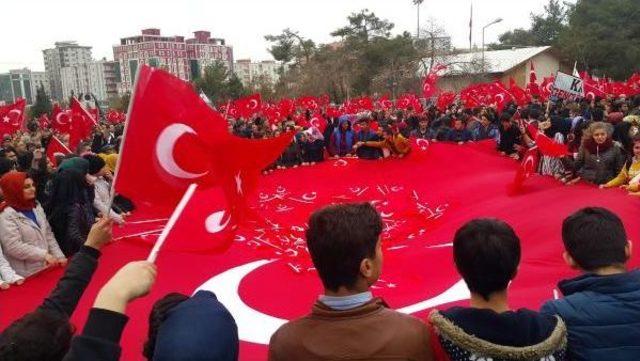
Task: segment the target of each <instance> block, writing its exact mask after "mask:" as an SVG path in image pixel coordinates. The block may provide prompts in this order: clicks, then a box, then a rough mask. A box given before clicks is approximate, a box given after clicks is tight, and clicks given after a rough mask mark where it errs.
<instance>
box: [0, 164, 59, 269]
mask: <svg viewBox="0 0 640 361" xmlns="http://www.w3.org/2000/svg"><path fill="white" fill-rule="evenodd" d="M0 187H1V188H2V193H3V194H4V196H5V201H6V204H7V207H6V208H5V209H4V211H3V212H2V213H1V214H0V242H1V243H2V249H3V251H4V255H5V257H6V259H7V261H8V262H9V264H10V265H11V268H12V269H13V270H15V272H16V274H17V275H19V276H21V277H28V276H30V275H32V274H34V273H36V272H38V271H39V270H41V269H42V268H44V267H46V266H54V265H64V264H66V263H67V259H66V258H65V256H64V254H63V253H62V251H61V250H60V247H59V246H58V243H57V242H56V239H55V237H54V234H53V232H52V230H51V227H50V225H49V222H47V217H46V215H45V213H44V210H43V209H42V207H41V206H40V204H39V203H38V202H37V201H36V189H35V186H34V183H33V180H32V179H31V178H28V177H27V174H26V173H22V172H15V171H12V172H9V173H7V174H5V175H4V176H3V177H2V178H0Z"/></svg>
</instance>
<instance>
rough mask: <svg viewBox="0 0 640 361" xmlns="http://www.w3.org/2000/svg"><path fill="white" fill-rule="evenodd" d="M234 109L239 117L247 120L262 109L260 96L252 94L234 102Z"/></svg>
mask: <svg viewBox="0 0 640 361" xmlns="http://www.w3.org/2000/svg"><path fill="white" fill-rule="evenodd" d="M234 106H235V108H236V109H237V110H238V112H239V114H240V116H242V117H245V118H249V117H251V116H252V115H254V114H255V113H257V112H259V111H260V109H262V98H261V96H260V94H252V95H249V96H247V97H244V98H240V99H237V100H236V101H235V102H234Z"/></svg>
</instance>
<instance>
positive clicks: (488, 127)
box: [0, 97, 640, 360]
mask: <svg viewBox="0 0 640 361" xmlns="http://www.w3.org/2000/svg"><path fill="white" fill-rule="evenodd" d="M425 109H426V110H425V111H421V112H417V111H415V110H414V109H412V108H408V109H388V110H383V109H376V110H374V111H367V112H362V113H359V114H353V115H342V116H337V117H329V116H327V115H326V114H324V116H325V119H326V127H323V128H324V129H323V131H321V130H320V129H321V128H318V127H316V126H313V125H310V126H301V125H300V122H297V121H295V120H293V119H294V118H293V117H289V118H287V119H282V120H281V121H279V122H276V123H273V124H272V123H270V122H268V121H267V120H266V119H265V118H264V117H263V116H262V114H260V113H257V114H256V115H254V116H253V117H251V118H247V119H243V118H238V119H233V118H229V119H228V122H229V129H230V131H231V132H233V133H234V134H236V135H238V136H241V137H247V138H253V139H262V138H267V137H275V136H278V135H279V134H282V133H283V132H286V131H293V132H295V137H294V138H293V140H292V142H291V144H290V145H289V146H288V147H287V148H286V149H285V151H284V152H283V154H282V155H281V156H280V157H279V158H278V160H277V161H275V162H274V164H272V165H270V166H269V167H268V168H267V169H265V170H264V171H265V173H270V172H273V171H274V170H276V169H283V168H290V167H297V166H305V165H313V164H316V163H318V162H322V161H323V160H325V159H326V158H328V157H358V158H362V159H367V160H375V159H383V158H386V157H395V158H402V157H404V156H406V155H407V154H408V153H409V152H410V151H411V145H410V139H411V138H417V139H425V140H428V141H430V142H454V143H458V144H463V143H466V142H473V141H482V140H493V141H495V142H496V150H497V154H502V155H504V156H508V157H511V158H513V159H515V160H519V159H521V158H522V157H523V155H524V154H525V153H526V152H527V150H529V149H531V148H533V147H535V145H536V144H535V137H534V136H533V135H532V134H531V133H530V130H529V129H530V126H533V127H535V128H537V129H539V130H541V131H543V132H544V133H545V134H546V135H547V136H548V137H550V138H552V139H554V140H555V141H556V142H558V143H562V144H566V145H567V148H568V150H569V153H568V154H567V155H564V156H562V157H555V158H554V157H549V156H543V157H542V161H541V162H540V167H539V169H538V172H539V173H541V174H544V175H550V176H554V177H555V178H557V179H558V180H559V181H560V182H563V183H566V184H568V185H569V184H575V183H576V182H578V181H580V180H584V181H587V182H590V183H594V184H596V185H598V186H599V187H601V188H609V187H621V188H624V189H626V190H628V191H629V194H631V195H636V196H637V195H640V186H639V184H640V132H639V131H638V130H639V129H640V97H635V98H632V99H625V98H617V99H616V98H607V99H604V98H603V99H600V98H596V99H594V100H592V101H587V100H581V101H562V100H561V99H558V100H556V101H549V102H546V103H543V102H541V101H540V100H539V99H537V98H535V97H534V98H533V100H532V102H531V103H530V104H528V105H527V106H521V107H518V106H516V105H515V104H510V105H508V106H507V107H506V108H505V109H503V110H502V111H497V110H496V107H495V106H486V107H478V108H472V109H471V108H465V107H464V106H462V105H461V104H460V103H454V104H452V105H451V106H449V107H448V108H446V109H438V108H437V107H436V106H428V107H426V108H425ZM298 113H299V114H298V115H299V117H302V118H303V119H306V120H307V121H309V120H310V118H311V112H310V111H309V110H305V109H299V110H298ZM306 124H308V123H306ZM27 129H28V130H27V131H24V132H23V131H20V132H17V133H15V134H13V135H4V136H3V139H2V144H1V149H0V190H1V192H2V194H1V196H2V198H1V200H2V203H1V205H0V246H1V247H0V251H1V252H0V289H6V288H8V287H10V286H19V285H21V284H22V283H23V282H24V280H25V278H27V277H32V276H34V275H35V274H37V273H38V272H40V271H41V270H42V269H43V268H46V267H57V266H66V270H65V275H64V276H63V277H62V278H61V279H60V281H59V282H58V285H57V286H56V288H55V289H54V291H53V292H52V293H51V294H50V295H49V296H48V297H47V298H46V299H45V300H44V301H43V303H42V305H41V306H39V307H38V308H37V309H36V310H35V311H34V312H32V313H29V314H27V315H25V316H23V317H22V318H20V319H19V320H17V321H15V322H14V323H13V324H11V326H9V327H8V328H7V329H6V330H4V331H3V332H2V336H1V337H0V359H2V360H62V359H65V360H87V359H101V360H116V359H118V358H119V357H120V347H119V340H120V336H121V333H122V330H123V329H124V327H125V324H126V322H127V317H126V315H125V309H126V305H127V303H128V302H130V301H131V300H133V299H135V298H138V297H142V296H143V295H145V294H146V293H147V292H148V291H149V289H150V287H151V286H152V284H153V281H154V278H155V273H156V270H155V266H154V265H153V264H151V263H148V262H134V263H130V264H128V265H127V266H125V267H124V268H122V269H121V270H120V271H118V273H116V274H115V275H114V276H113V278H112V279H111V280H110V281H109V282H108V283H107V284H105V285H104V286H103V288H102V289H101V291H100V292H99V294H98V296H97V297H96V300H95V303H94V308H93V309H92V310H91V313H90V316H89V319H88V320H87V323H86V324H85V326H84V329H83V331H82V333H80V334H79V335H77V336H75V337H73V331H74V327H73V326H72V325H71V324H70V321H69V319H70V317H71V315H72V313H73V311H74V309H75V307H76V305H77V302H78V300H79V298H80V296H81V295H82V293H83V292H84V290H85V289H86V287H87V285H88V284H89V282H90V281H91V276H92V274H93V272H94V271H95V268H96V266H97V263H98V258H99V256H100V250H101V248H102V247H103V246H104V244H106V242H108V241H109V240H110V238H111V227H112V226H113V224H123V223H125V222H126V218H127V216H129V215H130V212H131V211H132V210H133V209H134V205H133V204H132V203H131V202H130V201H129V200H128V199H126V198H125V197H123V196H121V195H117V196H115V197H113V196H112V192H111V181H112V179H113V173H114V172H115V170H116V164H117V159H118V154H117V149H118V148H119V144H120V142H121V140H122V134H123V125H122V124H120V125H111V124H108V122H101V123H100V124H99V125H98V126H96V127H95V129H94V131H93V134H92V138H91V139H86V140H85V141H82V142H80V144H79V145H78V146H77V147H76V149H74V152H73V153H71V154H66V155H65V154H57V155H55V159H50V158H49V157H47V156H46V148H47V145H48V144H49V142H51V140H52V137H53V136H55V137H57V139H59V140H60V141H61V142H62V143H63V144H64V145H66V146H69V136H68V135H67V134H56V133H55V132H54V131H52V130H51V129H48V128H44V129H42V128H40V127H39V126H38V124H37V123H36V122H31V123H29V124H28V127H27ZM380 227H381V221H380V217H379V215H378V214H377V212H376V211H375V209H373V208H372V207H371V206H370V205H368V204H356V205H341V206H330V207H328V208H325V209H323V210H320V211H318V212H316V213H314V214H313V215H312V216H311V218H310V220H309V229H308V230H307V244H308V248H309V252H310V254H311V257H312V260H313V263H314V266H315V268H316V269H317V270H318V274H319V276H320V278H321V280H322V282H323V285H324V287H325V290H324V294H323V295H322V296H321V297H320V298H319V300H318V302H317V303H316V304H315V305H314V306H313V309H312V313H311V314H310V316H308V317H305V318H303V319H300V320H296V321H292V322H290V323H289V324H287V325H285V326H283V327H282V328H281V329H280V330H279V331H278V332H277V333H276V334H274V336H273V338H272V340H271V344H270V351H269V358H270V359H271V360H330V359H331V360H332V359H345V358H346V359H367V360H369V359H371V360H373V359H406V360H431V359H437V360H448V359H450V360H481V359H483V358H482V357H485V358H484V359H485V360H487V359H493V360H564V359H567V360H598V359H607V360H629V359H635V358H638V357H640V342H639V341H640V311H639V310H638V308H637V307H636V306H633V303H634V302H636V303H637V302H638V298H640V291H639V290H640V287H638V286H640V283H639V282H640V274H638V273H637V271H628V270H627V268H626V266H625V264H626V262H627V261H628V259H629V257H630V255H631V243H630V242H628V241H627V237H626V234H625V231H624V228H623V226H622V222H621V221H620V219H618V218H617V217H616V216H615V215H614V214H612V213H611V212H609V211H607V210H604V209H596V208H589V209H584V210H581V211H579V212H577V213H575V214H573V215H571V216H570V217H569V218H567V219H566V220H565V222H564V225H563V234H562V237H563V241H564V245H565V249H566V252H565V255H564V258H565V261H566V262H567V264H568V265H569V266H571V267H573V268H577V269H580V270H583V271H584V272H585V275H584V276H581V277H579V278H577V279H574V280H568V281H563V282H561V283H560V284H559V287H560V289H561V290H562V292H563V294H564V295H565V298H564V299H563V300H557V301H550V302H549V303H547V304H546V305H545V306H544V307H543V308H542V309H541V312H540V313H538V312H534V311H529V310H518V311H510V309H509V306H508V297H507V285H508V283H509V282H510V281H511V280H512V279H513V278H514V277H515V276H516V271H517V267H518V262H519V259H520V243H519V240H518V237H517V235H516V233H515V231H514V230H513V229H511V227H509V225H507V224H505V223H504V222H502V221H498V220H492V219H479V220H473V221H471V222H469V223H468V224H466V225H464V226H463V227H462V228H460V229H459V230H458V232H457V233H456V235H455V237H454V260H453V261H454V264H455V266H456V267H457V269H458V271H459V273H460V275H461V276H462V278H463V279H464V280H465V282H466V283H467V285H468V287H469V289H470V291H471V294H472V297H471V307H469V308H453V309H449V310H442V311H434V312H433V313H432V314H431V315H430V316H429V318H428V320H422V321H421V320H417V319H415V318H412V317H410V316H406V315H401V314H399V313H397V312H394V311H392V310H390V309H388V307H387V305H386V304H385V303H384V301H383V300H381V299H379V298H374V297H373V296H372V295H371V292H370V286H372V285H373V284H374V283H375V281H376V280H377V279H378V277H379V276H380V272H381V265H382V254H381V248H380V242H379V235H380V232H381V228H380ZM149 321H150V323H149V339H148V341H147V343H146V344H145V348H144V356H145V357H146V358H148V359H150V360H151V359H153V360H193V359H200V360H227V359H228V360H235V359H237V357H238V334H237V327H236V325H235V322H234V320H233V317H232V316H231V314H230V313H229V312H228V311H227V310H226V308H225V307H224V305H222V304H221V303H220V302H218V300H217V299H216V297H215V295H214V294H212V293H210V292H198V293H197V294H196V295H194V296H191V297H189V296H186V295H182V294H169V295H167V296H166V297H163V298H162V299H160V300H158V302H156V304H155V306H154V307H153V309H152V310H151V313H150V318H149ZM613 335H615V337H614V336H613ZM636 355H637V356H636ZM487 357H490V358H487Z"/></svg>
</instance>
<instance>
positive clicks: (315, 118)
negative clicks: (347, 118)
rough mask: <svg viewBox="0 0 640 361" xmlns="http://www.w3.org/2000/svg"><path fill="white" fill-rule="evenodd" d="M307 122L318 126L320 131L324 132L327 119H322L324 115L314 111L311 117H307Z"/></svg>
mask: <svg viewBox="0 0 640 361" xmlns="http://www.w3.org/2000/svg"><path fill="white" fill-rule="evenodd" d="M309 124H310V125H312V126H314V127H316V128H318V130H319V131H320V133H324V130H325V129H327V120H326V119H324V117H323V116H322V114H320V113H315V114H314V115H312V116H311V119H309Z"/></svg>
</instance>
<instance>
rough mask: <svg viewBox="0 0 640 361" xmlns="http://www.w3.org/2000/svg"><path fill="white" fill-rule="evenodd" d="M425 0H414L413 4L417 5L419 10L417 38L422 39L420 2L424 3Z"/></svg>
mask: <svg viewBox="0 0 640 361" xmlns="http://www.w3.org/2000/svg"><path fill="white" fill-rule="evenodd" d="M423 2H424V0H413V4H414V5H416V9H417V11H418V25H417V27H416V40H420V4H422V3H423Z"/></svg>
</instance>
